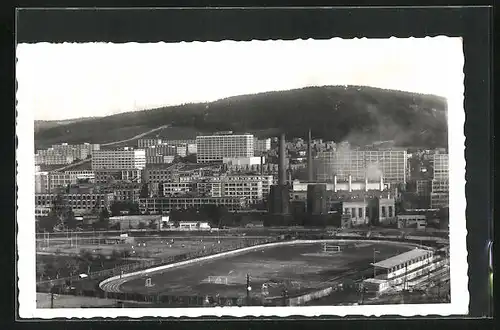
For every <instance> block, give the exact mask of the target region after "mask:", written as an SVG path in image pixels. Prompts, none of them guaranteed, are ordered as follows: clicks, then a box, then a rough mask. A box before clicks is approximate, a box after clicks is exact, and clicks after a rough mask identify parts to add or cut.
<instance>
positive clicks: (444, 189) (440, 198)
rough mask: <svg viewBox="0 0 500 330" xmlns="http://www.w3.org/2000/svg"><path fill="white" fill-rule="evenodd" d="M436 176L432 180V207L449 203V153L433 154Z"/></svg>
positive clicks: (441, 206)
mask: <svg viewBox="0 0 500 330" xmlns="http://www.w3.org/2000/svg"><path fill="white" fill-rule="evenodd" d="M432 162H433V167H434V178H433V180H432V192H431V208H443V207H447V206H448V205H449V194H450V189H449V175H448V173H449V167H448V154H435V155H433V161H432Z"/></svg>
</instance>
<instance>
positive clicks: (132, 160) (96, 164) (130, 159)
mask: <svg viewBox="0 0 500 330" xmlns="http://www.w3.org/2000/svg"><path fill="white" fill-rule="evenodd" d="M145 166H146V151H145V150H144V149H136V150H130V149H123V150H99V151H95V152H94V155H93V156H92V170H94V171H95V170H142V169H144V167H145Z"/></svg>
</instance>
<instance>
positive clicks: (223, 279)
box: [208, 276, 228, 285]
mask: <svg viewBox="0 0 500 330" xmlns="http://www.w3.org/2000/svg"><path fill="white" fill-rule="evenodd" d="M208 282H209V283H212V284H225V285H227V283H228V280H227V276H209V277H208Z"/></svg>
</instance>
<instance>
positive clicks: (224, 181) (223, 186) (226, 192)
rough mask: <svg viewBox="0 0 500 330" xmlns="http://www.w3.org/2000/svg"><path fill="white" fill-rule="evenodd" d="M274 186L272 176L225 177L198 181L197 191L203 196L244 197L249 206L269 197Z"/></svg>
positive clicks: (206, 178)
mask: <svg viewBox="0 0 500 330" xmlns="http://www.w3.org/2000/svg"><path fill="white" fill-rule="evenodd" d="M272 185H273V176H272V175H244V174H243V175H223V176H218V177H205V178H203V179H201V180H198V181H197V182H196V191H197V193H198V194H199V195H201V196H211V197H231V196H236V197H244V198H245V200H246V201H247V203H248V204H254V203H258V202H261V201H262V200H263V199H264V198H266V197H267V196H268V195H269V192H270V190H271V186H272Z"/></svg>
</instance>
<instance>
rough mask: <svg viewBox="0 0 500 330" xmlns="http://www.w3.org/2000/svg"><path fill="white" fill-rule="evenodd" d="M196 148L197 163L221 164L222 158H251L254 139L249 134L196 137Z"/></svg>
mask: <svg viewBox="0 0 500 330" xmlns="http://www.w3.org/2000/svg"><path fill="white" fill-rule="evenodd" d="M196 148H197V156H196V158H197V162H198V163H221V162H222V161H223V159H224V157H226V158H239V157H253V155H254V137H253V135H251V134H242V135H233V134H227V135H224V134H221V135H207V136H197V137H196Z"/></svg>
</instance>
